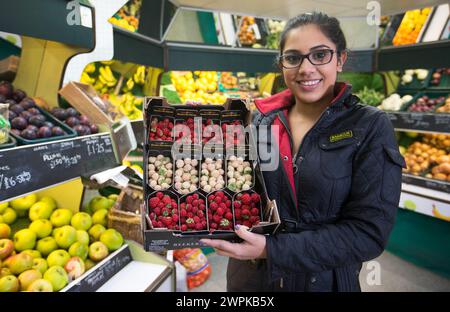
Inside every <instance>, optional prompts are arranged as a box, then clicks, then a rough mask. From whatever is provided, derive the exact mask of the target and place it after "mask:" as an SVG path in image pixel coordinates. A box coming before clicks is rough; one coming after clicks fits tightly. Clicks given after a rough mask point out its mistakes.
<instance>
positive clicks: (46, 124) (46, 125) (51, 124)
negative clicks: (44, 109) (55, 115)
mask: <svg viewBox="0 0 450 312" xmlns="http://www.w3.org/2000/svg"><path fill="white" fill-rule="evenodd" d="M44 126H45V127H49V128H50V129H51V128H53V127H54V126H55V125H54V124H53V122H50V121H44Z"/></svg>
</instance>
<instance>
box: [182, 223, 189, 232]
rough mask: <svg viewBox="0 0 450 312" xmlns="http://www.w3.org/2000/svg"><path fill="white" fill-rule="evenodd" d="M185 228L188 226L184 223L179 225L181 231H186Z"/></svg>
mask: <svg viewBox="0 0 450 312" xmlns="http://www.w3.org/2000/svg"><path fill="white" fill-rule="evenodd" d="M187 229H188V227H187V225H186V224H182V225H181V230H182V231H183V232H186V231H187Z"/></svg>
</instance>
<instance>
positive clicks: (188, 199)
mask: <svg viewBox="0 0 450 312" xmlns="http://www.w3.org/2000/svg"><path fill="white" fill-rule="evenodd" d="M193 200H194V198H192V196H188V197H186V203H188V204H192V201H193Z"/></svg>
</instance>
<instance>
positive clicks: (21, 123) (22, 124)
mask: <svg viewBox="0 0 450 312" xmlns="http://www.w3.org/2000/svg"><path fill="white" fill-rule="evenodd" d="M27 125H28V123H27V120H26V119H25V118H23V117H20V116H19V117H16V118H14V119H13V120H11V127H12V128H14V129H17V130H23V129H25V128H26V127H27Z"/></svg>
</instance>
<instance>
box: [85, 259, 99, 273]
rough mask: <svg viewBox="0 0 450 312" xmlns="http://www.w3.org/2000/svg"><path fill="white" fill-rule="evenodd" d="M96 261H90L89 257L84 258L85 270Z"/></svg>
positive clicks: (93, 265) (91, 266)
mask: <svg viewBox="0 0 450 312" xmlns="http://www.w3.org/2000/svg"><path fill="white" fill-rule="evenodd" d="M96 264H97V263H95V262H94V261H92V260H91V259H89V258H88V259H86V261H84V266H85V267H86V271H88V270H90V269H91V268H93V267H95V265H96Z"/></svg>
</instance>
